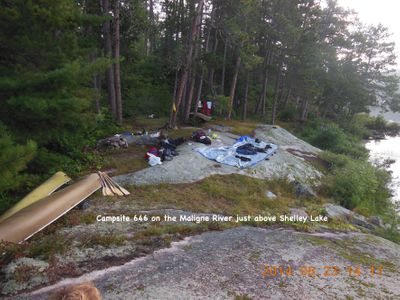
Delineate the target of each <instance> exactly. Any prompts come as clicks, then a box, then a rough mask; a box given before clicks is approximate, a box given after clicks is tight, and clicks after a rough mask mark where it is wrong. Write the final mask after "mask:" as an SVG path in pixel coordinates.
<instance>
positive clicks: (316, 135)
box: [300, 119, 368, 159]
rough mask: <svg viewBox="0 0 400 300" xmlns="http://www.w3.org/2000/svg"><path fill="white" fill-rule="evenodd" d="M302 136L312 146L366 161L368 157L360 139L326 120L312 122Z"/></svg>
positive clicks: (305, 127)
mask: <svg viewBox="0 0 400 300" xmlns="http://www.w3.org/2000/svg"><path fill="white" fill-rule="evenodd" d="M300 134H301V136H302V137H303V138H304V139H306V140H307V141H309V142H310V143H311V144H312V145H314V146H316V147H319V148H321V149H323V150H329V151H332V152H334V153H338V154H346V155H349V156H351V157H353V158H356V159H364V158H366V157H367V155H368V152H367V150H366V149H365V148H364V147H363V145H362V144H361V143H360V141H359V138H357V137H355V136H353V135H351V134H349V133H346V132H345V131H344V130H343V129H342V128H340V127H339V125H337V124H336V123H333V122H332V121H329V120H326V119H315V120H312V121H310V122H309V123H307V124H306V125H305V126H304V127H303V128H302V131H301V133H300Z"/></svg>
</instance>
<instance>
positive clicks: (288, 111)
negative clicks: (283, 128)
mask: <svg viewBox="0 0 400 300" xmlns="http://www.w3.org/2000/svg"><path fill="white" fill-rule="evenodd" d="M296 115H297V111H296V107H294V106H293V105H287V106H286V107H285V108H284V109H283V110H282V111H281V112H280V114H279V119H280V120H282V121H285V122H291V121H294V120H295V119H296Z"/></svg>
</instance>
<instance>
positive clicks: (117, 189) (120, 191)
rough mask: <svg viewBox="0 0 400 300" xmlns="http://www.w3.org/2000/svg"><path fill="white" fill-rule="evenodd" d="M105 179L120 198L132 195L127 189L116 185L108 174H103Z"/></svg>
mask: <svg viewBox="0 0 400 300" xmlns="http://www.w3.org/2000/svg"><path fill="white" fill-rule="evenodd" d="M103 177H104V178H105V179H106V181H107V183H108V184H109V185H110V186H111V187H112V189H113V191H114V193H116V194H117V195H118V196H127V195H129V194H130V193H129V192H128V191H127V190H126V189H124V188H123V187H122V186H120V185H119V184H118V183H116V182H115V181H114V180H113V179H112V178H111V177H110V176H108V175H107V174H105V173H103Z"/></svg>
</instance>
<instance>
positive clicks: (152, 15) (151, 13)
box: [148, 0, 155, 54]
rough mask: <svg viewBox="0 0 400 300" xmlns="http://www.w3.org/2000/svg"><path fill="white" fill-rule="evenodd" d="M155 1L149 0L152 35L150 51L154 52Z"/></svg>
mask: <svg viewBox="0 0 400 300" xmlns="http://www.w3.org/2000/svg"><path fill="white" fill-rule="evenodd" d="M153 2H154V1H153V0H149V18H150V37H149V45H148V51H149V53H150V54H151V53H153V52H154V44H155V39H154V38H155V33H154V28H153V27H154V3H153Z"/></svg>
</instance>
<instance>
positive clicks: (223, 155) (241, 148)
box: [194, 136, 278, 169]
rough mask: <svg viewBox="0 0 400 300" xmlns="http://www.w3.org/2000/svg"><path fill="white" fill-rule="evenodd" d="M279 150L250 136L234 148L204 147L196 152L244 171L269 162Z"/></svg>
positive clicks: (275, 146)
mask: <svg viewBox="0 0 400 300" xmlns="http://www.w3.org/2000/svg"><path fill="white" fill-rule="evenodd" d="M277 149H278V146H277V145H275V144H270V143H265V142H263V141H260V140H259V139H256V138H251V137H249V136H241V137H240V138H239V139H238V140H237V141H236V143H235V144H233V145H232V146H222V147H202V148H196V149H194V150H195V151H197V152H199V153H200V154H202V155H203V156H204V157H206V158H208V159H211V160H215V161H217V162H219V163H221V164H226V165H229V166H235V167H238V168H240V169H244V168H247V167H251V166H254V165H256V164H258V163H260V162H261V161H263V160H268V159H269V157H270V156H272V155H273V154H274V153H276V150H277Z"/></svg>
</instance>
